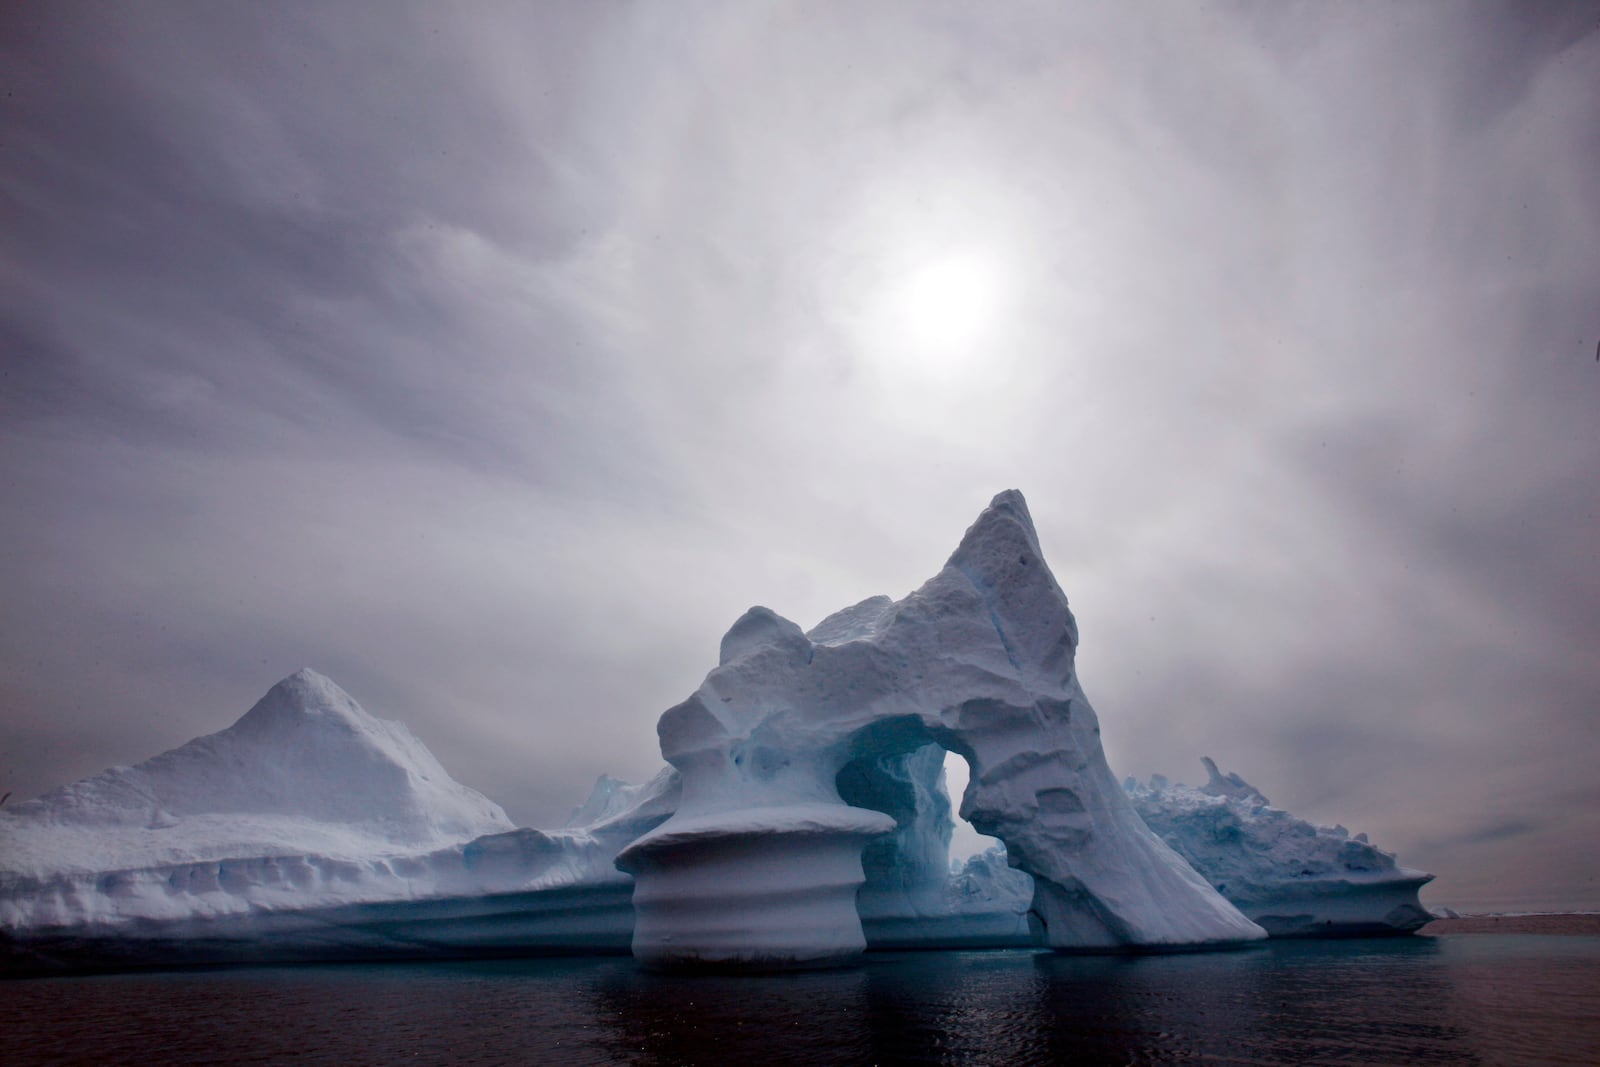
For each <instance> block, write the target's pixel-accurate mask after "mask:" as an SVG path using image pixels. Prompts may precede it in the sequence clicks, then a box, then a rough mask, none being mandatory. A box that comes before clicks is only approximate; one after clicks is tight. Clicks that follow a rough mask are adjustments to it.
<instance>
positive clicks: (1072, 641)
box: [617, 490, 1266, 966]
mask: <svg viewBox="0 0 1600 1067" xmlns="http://www.w3.org/2000/svg"><path fill="white" fill-rule="evenodd" d="M1077 639H1078V635H1077V624H1076V622H1075V621H1074V619H1073V617H1072V612H1071V611H1070V610H1069V609H1068V607H1067V599H1066V596H1065V595H1064V594H1063V593H1062V592H1061V589H1060V587H1059V586H1058V585H1057V584H1056V581H1055V579H1054V577H1052V576H1051V574H1050V570H1049V568H1048V567H1047V566H1046V565H1045V562H1044V559H1043V556H1042V554H1041V553H1040V550H1039V543H1038V538H1037V536H1036V534H1035V533H1034V529H1033V522H1032V519H1031V518H1030V517H1029V515H1028V509H1027V504H1026V503H1025V502H1024V501H1023V498H1022V494H1020V493H1018V492H1016V491H1014V490H1012V491H1008V492H1004V493H1001V494H1000V495H999V496H997V497H995V499H994V501H993V502H992V503H991V504H990V505H989V507H988V509H987V510H985V511H984V513H983V514H982V515H980V516H979V517H978V520H977V521H976V522H975V523H974V524H973V525H972V527H971V528H970V529H968V530H967V533H966V536H965V537H964V538H963V539H962V541H961V544H960V546H959V547H958V548H957V549H956V551H955V554H954V555H952V556H951V557H950V560H949V561H948V562H947V563H946V564H945V566H944V568H943V569H942V570H941V571H940V572H939V573H938V574H937V575H935V576H934V577H933V578H932V579H930V580H929V581H928V582H927V583H925V584H924V585H923V586H922V587H921V588H920V589H918V590H916V591H915V592H913V593H911V594H910V595H908V596H907V597H905V599H903V600H899V601H891V600H889V599H888V598H887V597H874V598H872V599H870V600H865V601H863V602H861V603H860V604H857V605H855V606H854V607H850V608H846V609H845V610H843V611H840V612H837V613H836V614H834V615H832V616H829V617H828V618H827V619H825V620H823V621H822V622H821V623H819V624H818V625H817V626H816V627H815V628H814V629H813V630H811V632H810V633H804V632H802V631H801V630H800V628H799V627H798V626H796V625H795V624H794V623H792V622H790V621H789V620H787V619H784V618H782V617H781V616H779V615H777V614H775V613H773V612H772V611H769V610H768V609H766V608H759V607H758V608H751V609H750V610H749V611H748V612H746V613H745V614H744V616H743V617H741V618H740V619H739V620H738V621H737V622H736V623H734V625H733V627H732V629H730V630H729V631H728V633H727V635H726V636H725V637H724V638H723V639H722V649H721V656H720V660H719V663H718V666H717V667H716V668H715V669H714V670H712V671H711V673H710V674H709V675H707V676H706V680H705V681H704V682H703V683H702V684H701V686H700V688H699V689H698V690H696V691H695V693H694V694H693V695H692V696H690V697H689V699H688V700H685V701H684V702H683V703H681V704H679V705H678V706H676V707H674V708H671V709H669V710H668V711H667V712H666V713H664V714H663V715H662V716H661V720H660V723H659V724H658V726H657V732H658V734H659V736H660V740H661V752H662V755H663V756H664V757H665V758H666V759H667V761H668V762H669V763H671V764H672V765H673V766H675V767H676V768H678V770H679V771H680V772H681V774H682V776H683V799H682V802H681V804H680V805H679V807H678V810H677V812H676V813H675V814H674V815H673V816H672V818H670V819H668V820H667V821H666V822H664V823H662V824H661V825H660V826H658V827H656V828H655V829H654V830H652V831H650V832H649V833H647V834H645V835H644V836H642V837H640V838H639V839H638V840H636V841H634V842H633V843H632V844H631V845H629V846H628V847H627V848H626V849H624V850H623V851H622V853H621V854H620V855H619V856H618V857H617V865H618V866H619V867H621V868H622V869H623V870H625V871H628V872H630V873H631V874H633V875H634V879H635V884H634V909H635V913H636V924H635V928H634V939H633V949H634V954H635V955H636V956H637V957H639V958H640V959H641V960H643V961H645V962H647V963H652V964H659V965H672V964H713V965H749V966H773V965H776V966H791V965H809V964H821V963H828V962H834V961H837V960H840V959H845V958H848V957H850V956H852V955H855V954H857V953H859V952H861V951H862V949H863V948H864V947H865V941H864V938H863V935H862V930H861V920H860V918H859V916H858V913H857V911H856V906H855V897H856V890H857V887H858V886H860V885H861V883H862V881H863V880H864V873H863V868H862V859H861V857H862V850H863V847H864V846H866V845H867V844H868V843H869V842H870V841H872V840H873V839H874V838H876V837H878V836H880V835H884V834H888V833H891V832H893V831H894V829H895V825H896V823H895V820H894V819H893V818H892V817H890V816H889V815H887V814H885V813H883V812H881V811H873V810H870V809H866V808H861V807H855V806H852V805H850V804H847V803H846V802H845V801H844V799H843V798H842V797H841V796H840V793H839V787H838V778H839V774H840V772H841V771H842V770H843V769H844V768H845V767H846V766H847V765H848V764H850V763H851V762H852V761H857V760H862V759H879V758H883V757H898V756H903V755H905V754H909V753H913V752H915V751H916V750H917V749H920V748H922V747H924V746H925V745H927V744H928V743H929V742H930V741H932V742H936V743H937V744H939V745H940V746H942V747H944V748H947V749H950V750H951V751H955V752H959V753H960V754H961V755H963V756H965V757H966V759H967V761H968V762H969V764H970V765H971V768H972V776H971V780H970V781H969V783H968V786H967V789H966V793H965V795H964V796H963V797H962V802H961V814H962V816H963V817H965V818H966V819H967V820H968V821H970V822H971V823H972V824H973V826H975V827H976V828H977V829H978V830H979V831H980V832H982V833H985V834H989V835H992V836H994V837H998V838H1000V839H1001V840H1002V841H1004V842H1005V844H1006V849H1007V852H1008V854H1009V857H1010V862H1011V863H1012V864H1013V865H1014V866H1016V867H1018V868H1020V869H1022V870H1024V871H1026V872H1028V873H1029V874H1031V875H1032V876H1033V878H1034V903H1033V908H1034V912H1035V913H1036V914H1037V915H1038V917H1039V919H1040V920H1041V922H1042V924H1043V927H1044V934H1045V939H1046V940H1047V942H1048V943H1049V944H1050V945H1052V946H1055V947H1057V948H1060V949H1066V950H1071V949H1078V950H1084V949H1091V950H1092V949H1113V948H1178V947H1201V946H1210V945H1221V944H1229V943H1236V942H1240V941H1248V940H1255V939H1258V938H1262V937H1265V936H1266V934H1265V931H1263V930H1262V929H1261V928H1260V927H1258V926H1256V925H1255V924H1254V923H1252V922H1250V921H1249V920H1248V919H1246V918H1245V917H1244V916H1243V915H1242V914H1240V913H1239V911H1238V910H1237V909H1235V908H1234V907H1233V905H1231V904H1229V903H1228V902H1227V901H1226V900H1224V899H1223V898H1222V897H1221V896H1220V895H1218V894H1217V892H1216V891H1215V890H1214V889H1212V887H1211V886H1210V885H1209V884H1208V883H1207V882H1206V881H1205V880H1204V879H1202V878H1201V877H1200V876H1199V875H1198V874H1196V873H1195V871H1194V870H1193V868H1191V867H1190V866H1189V865H1188V863H1186V862H1185V861H1184V860H1183V859H1182V858H1180V857H1179V856H1178V855H1177V854H1176V853H1175V852H1173V851H1172V850H1171V849H1170V848H1168V847H1167V846H1166V845H1165V844H1163V843H1162V842H1161V841H1160V840H1159V839H1158V838H1157V837H1156V836H1155V835H1154V834H1152V833H1151V832H1150V831H1149V830H1148V829H1147V828H1146V827H1145V825H1144V823H1143V822H1142V821H1141V820H1140V818H1139V816H1138V815H1137V814H1136V813H1135V811H1134V810H1133V807H1132V806H1131V804H1130V803H1129V801H1128V798H1127V796H1126V795H1125V794H1124V793H1123V791H1122V789H1121V787H1120V786H1119V785H1118V783H1117V781H1116V780H1115V778H1114V776H1113V775H1112V773H1111V770H1110V768H1109V767H1107V765H1106V761H1105V755H1104V752H1103V751H1102V749H1101V745H1100V736H1099V735H1100V728H1099V724H1098V721H1097V719H1096V717H1095V713H1094V709H1093V708H1092V707H1090V705H1089V702H1088V700H1087V698H1086V697H1085V696H1084V694H1083V690H1082V688H1081V687H1080V686H1079V684H1078V677H1077V672H1076V669H1075V666H1074V659H1075V652H1076V649H1077Z"/></svg>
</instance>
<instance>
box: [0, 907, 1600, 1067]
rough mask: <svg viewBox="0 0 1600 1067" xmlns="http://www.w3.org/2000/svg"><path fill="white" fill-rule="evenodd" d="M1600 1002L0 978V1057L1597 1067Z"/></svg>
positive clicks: (1029, 969)
mask: <svg viewBox="0 0 1600 1067" xmlns="http://www.w3.org/2000/svg"><path fill="white" fill-rule="evenodd" d="M1597 1004H1600V938H1596V937H1536V936H1499V935H1495V936H1489V935H1460V936H1453V937H1444V938H1400V939H1389V940H1380V941H1343V942H1273V943H1271V944H1269V945H1267V946H1264V947H1259V948H1254V949H1250V950H1245V951H1240V952H1230V953H1205V954H1194V955H1179V956H1143V957H1067V956H1055V955H1052V954H1048V953H1032V952H1021V951H1017V952H993V953H982V952H969V953H905V954H884V955H874V956H871V957H869V960H868V962H867V964H866V965H865V966H863V967H860V968H857V969H853V970H840V971H827V972H811V973H799V974H789V975H774V976H765V977H734V976H717V975H707V976H695V977H685V976H668V975H659V974H651V973H647V972H643V971H640V970H638V969H637V968H636V967H634V965H633V963H632V962H631V961H630V960H626V959H583V960H529V961H494V962H481V963H431V964H404V965H401V964H391V965H367V966H361V965H338V966H325V967H285V968H255V969H248V970H216V971H185V972H173V973H163V974H135V975H113V976H103V977H97V978H73V979H43V980H33V981H19V982H9V983H6V984H4V985H3V986H0V1063H5V1064H8V1065H22V1064H35V1063H40V1064H43V1063H63V1064H65V1063H84V1062H96V1063H153V1062H164V1063H282V1062H290V1061H292V1062H295V1063H339V1064H348V1063H390V1062H402V1061H403V1062H413V1063H563V1064H640V1065H646V1064H674V1065H675V1064H737V1063H762V1064H785V1063H796V1064H799V1063H806V1064H817V1063H839V1064H856V1063H861V1064H869V1063H884V1064H892V1063H996V1064H1030V1063H1041V1064H1042V1063H1161V1062H1169V1061H1175V1060H1196V1059H1199V1060H1207V1061H1211V1062H1221V1063H1296V1064H1298V1063H1451V1064H1461V1063H1467V1064H1471V1063H1485V1064H1500V1063H1540V1064H1546V1063H1592V1062H1596V1053H1597V1050H1600V1008H1597V1007H1596V1005H1597Z"/></svg>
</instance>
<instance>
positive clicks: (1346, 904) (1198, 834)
mask: <svg viewBox="0 0 1600 1067" xmlns="http://www.w3.org/2000/svg"><path fill="white" fill-rule="evenodd" d="M1202 762H1203V763H1204V765H1205V768H1206V773H1207V775H1208V780H1207V782H1206V784H1205V785H1203V786H1199V787H1198V788H1196V787H1192V786H1185V785H1181V784H1179V785H1169V784H1167V782H1166V781H1165V779H1162V778H1161V777H1160V776H1159V775H1158V776H1156V777H1155V778H1153V779H1152V780H1151V782H1150V783H1149V784H1141V783H1140V782H1138V781H1136V780H1135V779H1132V778H1130V779H1128V780H1127V781H1126V782H1125V783H1124V787H1125V789H1126V790H1127V792H1128V795H1129V796H1130V797H1131V798H1132V800H1133V803H1134V807H1135V808H1137V809H1138V812H1139V814H1140V815H1141V816H1142V817H1143V818H1144V821H1145V822H1146V823H1147V824H1148V825H1149V826H1150V828H1151V829H1152V830H1154V831H1155V832H1156V833H1157V834H1158V835H1159V836H1160V837H1161V839H1162V840H1163V841H1165V842H1166V843H1167V844H1169V845H1171V846H1172V847H1173V849H1174V850H1176V851H1177V853H1178V854H1179V855H1181V856H1182V857H1183V858H1184V859H1186V860H1188V861H1189V863H1190V864H1191V865H1192V866H1193V867H1194V869H1195V870H1197V871H1199V872H1200V873H1201V874H1202V875H1204V876H1205V878H1206V879H1207V880H1208V881H1209V882H1210V883H1211V884H1212V885H1213V886H1215V887H1216V889H1217V892H1219V893H1221V894H1222V895H1223V896H1225V897H1227V898H1228V899H1229V900H1230V901H1232V902H1233V904H1234V905H1235V906H1236V907H1238V909H1239V910H1240V911H1242V912H1244V914H1246V915H1248V916H1249V917H1250V918H1251V919H1252V920H1254V921H1255V922H1257V923H1259V924H1260V925H1261V926H1262V927H1263V928H1265V929H1266V930H1267V932H1268V933H1270V934H1271V935H1272V936H1274V937H1339V936H1358V937H1372V936H1378V935H1386V934H1408V933H1411V932H1412V931H1414V930H1417V929H1419V928H1420V927H1422V926H1423V925H1425V924H1426V923H1427V922H1429V920H1430V919H1431V918H1432V916H1431V915H1430V914H1429V912H1428V910H1427V909H1426V908H1425V907H1424V906H1423V904H1422V902H1421V900H1420V899H1419V898H1418V896H1417V892H1418V890H1420V889H1421V888H1422V887H1423V886H1424V885H1426V884H1427V883H1428V882H1430V881H1432V880H1433V875H1431V874H1427V873H1425V872H1423V871H1414V870H1410V869H1408V868H1405V867H1401V866H1399V865H1398V864H1397V863H1396V862H1395V857H1394V856H1393V855H1392V854H1390V853H1388V852H1384V851H1383V850H1382V849H1379V848H1377V847H1376V846H1374V845H1372V844H1371V843H1370V842H1368V840H1367V835H1366V834H1356V835H1355V836H1354V837H1351V836H1350V832H1349V831H1348V830H1346V829H1345V828H1344V827H1342V826H1334V827H1326V826H1313V825H1312V824H1311V823H1309V822H1306V821H1305V820H1304V819H1297V818H1295V817H1294V816H1293V815H1290V814H1289V813H1288V812H1286V811H1282V810H1280V809H1278V808H1275V807H1273V806H1272V805H1271V803H1270V802H1269V801H1268V800H1267V798H1266V797H1265V796H1263V795H1262V794H1261V792H1260V791H1259V790H1257V789H1256V788H1255V787H1254V786H1252V785H1251V784H1250V783H1248V782H1246V781H1245V780H1244V779H1243V778H1240V777H1239V776H1238V775H1237V774H1227V775H1224V774H1221V773H1220V772H1219V771H1218V770H1217V765H1216V763H1215V762H1213V761H1212V760H1211V759H1210V758H1209V757H1205V758H1203V759H1202Z"/></svg>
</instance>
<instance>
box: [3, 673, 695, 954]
mask: <svg viewBox="0 0 1600 1067" xmlns="http://www.w3.org/2000/svg"><path fill="white" fill-rule="evenodd" d="M676 790H677V780H676V776H675V775H673V774H671V773H670V772H663V773H662V774H661V775H658V776H657V777H656V779H654V780H652V781H651V782H649V783H646V784H645V785H644V786H638V787H621V786H620V785H619V784H618V783H616V782H615V780H612V779H602V781H601V782H600V783H599V784H598V785H597V787H596V790H595V794H594V795H593V796H591V797H590V799H589V801H588V802H587V803H586V804H585V805H583V807H582V808H580V809H579V810H578V811H577V812H575V813H574V819H573V821H572V822H571V823H569V825H568V826H567V827H565V828H563V829H561V830H554V831H541V830H532V829H517V828H514V827H513V826H512V824H511V821H510V820H509V819H508V818H507V817H506V814H505V812H504V811H503V810H501V808H500V807H499V805H497V804H495V803H494V802H492V801H490V800H489V799H488V798H487V797H484V796H483V795H482V794H481V793H478V792H477V791H475V790H472V789H469V788H467V787H466V786H464V785H461V784H460V783H459V782H457V781H455V780H454V779H452V778H451V777H450V775H449V774H448V773H446V772H445V770H444V768H443V767H441V766H440V765H439V763H438V761H437V760H436V759H435V758H434V757H433V755H432V754H431V753H429V752H428V750H427V749H426V748H425V747H424V746H423V745H422V743H421V742H420V741H418V740H417V739H416V738H415V737H414V736H413V735H412V734H411V733H410V731H408V730H407V729H406V728H405V727H404V726H402V725H400V724H398V723H393V722H387V721H384V720H381V719H377V718H375V717H373V716H372V715H370V714H368V713H367V712H366V711H365V710H363V709H362V708H361V707H360V706H359V705H358V704H357V703H356V702H355V701H354V700H353V699H351V698H350V696H349V695H348V694H346V693H345V692H344V691H343V690H341V689H340V688H339V687H338V686H337V685H335V684H334V683H333V682H332V681H330V680H329V679H327V678H325V677H323V676H322V675H320V674H317V673H316V672H314V671H310V670H303V671H300V672H298V673H296V674H294V675H292V676H290V677H289V678H286V679H284V680H283V681H281V682H279V683H278V684H277V685H275V686H273V688H272V689H271V691H269V692H268V693H267V694H266V696H264V697H263V698H262V699H261V700H260V701H259V702H258V703H257V704H256V705H255V706H254V707H253V708H251V709H250V711H249V712H248V713H247V714H245V716H244V717H243V718H241V719H240V720H239V721H238V722H236V723H234V724H233V725H232V726H230V727H228V728H227V729H225V730H222V731H220V732H219V733H215V734H211V735H208V736H205V737H200V738H197V739H195V740H193V741H190V742H189V743H188V744H185V745H183V746H181V747H179V748H176V749H173V750H172V751H170V752H166V753H164V754H162V755H159V756H156V757H155V758H153V759H150V760H147V761H146V762H144V763H141V764H139V765H137V766H134V767H117V768H112V769H111V770H108V771H105V772H103V773H101V774H98V775H95V776H93V777H90V778H86V779H83V780H82V781H79V782H76V783H74V784H72V785H69V786H66V787H64V788H62V789H58V790H55V791H54V792H52V793H48V794H45V795H44V796H42V797H39V798H38V799H37V800H33V801H29V802H27V803H24V804H19V805H17V806H16V807H15V808H12V809H10V810H5V811H0V965H3V967H4V968H5V969H7V970H12V971H33V970H40V969H49V968H52V967H75V966H100V965H106V964H144V963H194V962H237V961H279V960H310V959H339V958H365V957H372V956H392V955H400V956H431V955H467V954H471V955H478V954H484V953H495V952H508V953H509V952H516V953H525V952H530V951H585V952H588V951H600V952H604V951H612V952H626V951H627V950H628V944H629V940H630V938H631V936H632V929H633V913H632V905H631V902H630V897H631V893H632V885H631V882H630V880H629V879H628V878H627V877H626V876H624V875H623V874H621V873H620V872H619V871H617V870H616V868H615V866H614V864H613V862H612V861H613V858H614V857H615V855H616V853H617V851H618V849H620V848H621V847H622V846H623V845H624V844H626V843H627V842H628V841H631V840H632V839H634V838H636V837H638V836H639V835H640V834H641V833H643V832H645V831H646V830H648V829H650V828H651V827H653V826H654V825H655V824H656V823H658V822H660V821H661V820H662V819H664V818H666V816H667V814H669V813H670V812H671V810H672V808H673V806H674V805H675V803H676Z"/></svg>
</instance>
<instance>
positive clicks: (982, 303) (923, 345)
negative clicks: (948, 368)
mask: <svg viewBox="0 0 1600 1067" xmlns="http://www.w3.org/2000/svg"><path fill="white" fill-rule="evenodd" d="M1000 291H1001V272H1000V270H999V267H998V265H997V264H996V263H995V262H994V261H993V260H992V259H990V258H989V257H987V256H984V255H982V254H980V253H976V252H952V253H946V254H943V255H940V256H937V257H934V258H931V259H928V260H926V261H924V262H921V263H919V264H917V265H916V266H915V267H913V268H912V269H911V270H910V271H909V272H908V273H907V274H906V276H905V278H904V280H903V281H902V282H901V283H900V284H899V286H898V287H897V291H896V292H895V293H894V295H893V297H892V303H893V308H892V310H893V318H894V319H895V320H896V321H895V325H896V326H897V327H898V332H900V333H901V334H902V336H903V337H904V339H905V341H906V342H907V343H909V344H910V345H911V346H913V348H914V349H915V350H917V351H918V352H919V353H920V354H922V355H924V356H927V355H930V354H940V355H943V356H945V357H947V358H952V357H957V356H961V355H965V354H967V353H968V352H969V350H970V349H971V348H972V347H973V345H974V344H975V343H976V342H978V341H980V340H982V339H983V337H984V336H985V335H986V334H987V333H988V332H989V331H990V329H991V327H992V326H993V324H994V321H995V317H996V313H997V310H998V306H999V302H1000V301H999V297H1000Z"/></svg>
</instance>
